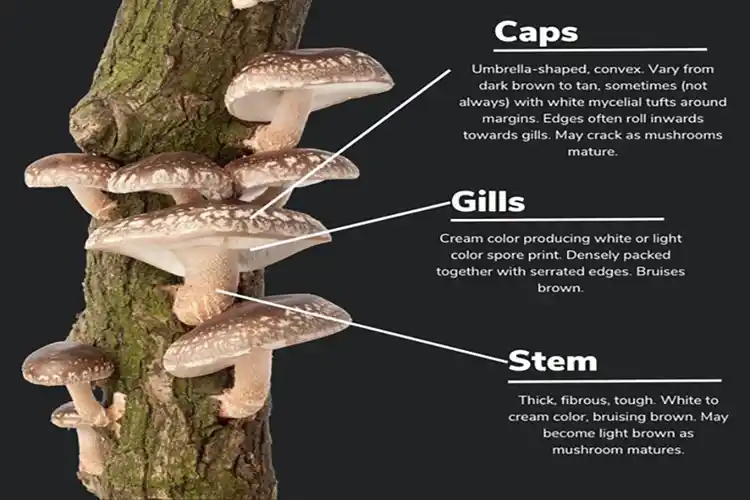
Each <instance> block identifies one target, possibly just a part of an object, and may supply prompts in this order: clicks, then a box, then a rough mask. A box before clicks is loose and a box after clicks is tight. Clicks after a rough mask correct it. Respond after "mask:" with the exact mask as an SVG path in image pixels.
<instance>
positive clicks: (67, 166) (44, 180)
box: [24, 153, 117, 190]
mask: <svg viewBox="0 0 750 500" xmlns="http://www.w3.org/2000/svg"><path fill="white" fill-rule="evenodd" d="M116 171H117V164H116V163H115V162H113V161H112V160H109V159H107V158H103V157H101V156H95V155H90V154H87V153H58V154H53V155H49V156H45V157H44V158H40V159H38V160H36V161H35V162H33V163H32V164H30V165H29V166H28V167H26V171H25V172H24V180H25V182H26V185H27V186H28V187H33V188H52V187H85V188H95V189H102V190H106V189H107V185H108V182H109V179H110V177H111V176H112V174H114V173H115V172H116Z"/></svg>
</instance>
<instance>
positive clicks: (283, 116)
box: [224, 48, 394, 152]
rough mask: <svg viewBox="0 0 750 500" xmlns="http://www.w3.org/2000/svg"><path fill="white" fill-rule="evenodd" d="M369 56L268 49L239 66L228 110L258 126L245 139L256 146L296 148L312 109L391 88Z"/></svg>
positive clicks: (340, 50)
mask: <svg viewBox="0 0 750 500" xmlns="http://www.w3.org/2000/svg"><path fill="white" fill-rule="evenodd" d="M393 85H394V84H393V79H392V78H391V76H390V75H389V74H388V72H387V71H386V70H385V68H383V66H382V65H381V64H380V63H379V62H378V61H376V60H375V59H373V58H372V57H371V56H369V55H367V54H365V53H363V52H359V51H357V50H352V49H344V48H331V49H296V50H287V51H280V52H267V53H264V54H261V55H259V56H258V57H256V58H254V59H253V60H251V61H250V63H249V64H248V65H247V66H245V67H244V68H242V70H241V71H240V73H239V74H237V75H236V76H235V77H234V79H233V80H232V81H231V83H230V84H229V86H228V87H227V90H226V94H225V96H224V103H225V105H226V107H227V110H228V111H229V113H230V114H231V115H232V116H234V117H236V118H238V119H240V120H244V121H247V122H270V123H269V124H268V125H264V126H261V127H258V129H257V130H256V131H255V134H254V135H253V137H252V138H251V139H248V140H246V141H245V145H246V146H248V147H250V148H251V149H252V150H254V151H255V152H263V151H275V150H280V149H288V148H294V147H296V146H297V144H299V141H300V139H301V137H302V132H303V131H304V128H305V124H306V123H307V118H308V116H309V115H310V113H311V112H313V111H317V110H319V109H323V108H327V107H330V106H333V105H335V104H339V103H342V102H344V101H348V100H350V99H357V98H360V97H365V96H368V95H372V94H380V93H382V92H386V91H388V90H390V89H391V88H393Z"/></svg>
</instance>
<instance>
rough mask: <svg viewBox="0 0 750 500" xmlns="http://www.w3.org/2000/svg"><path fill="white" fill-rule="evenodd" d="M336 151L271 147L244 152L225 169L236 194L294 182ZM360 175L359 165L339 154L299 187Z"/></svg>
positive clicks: (313, 169) (354, 177) (353, 177)
mask: <svg viewBox="0 0 750 500" xmlns="http://www.w3.org/2000/svg"><path fill="white" fill-rule="evenodd" d="M333 155H334V153H329V152H328V151H323V150H320V149H311V148H299V149H287V150H283V151H268V152H265V153H256V154H252V155H248V156H243V157H241V158H238V159H236V160H234V161H232V162H230V163H228V164H227V165H226V166H225V167H224V169H225V170H226V171H227V173H228V174H229V175H230V176H231V177H232V179H233V180H234V185H235V194H239V195H242V194H243V192H245V191H247V190H251V189H255V188H265V187H271V186H285V185H292V184H294V183H295V182H297V181H299V180H300V179H302V178H304V177H305V176H306V175H308V174H309V173H310V172H312V171H315V169H316V168H317V167H318V166H320V164H322V163H323V162H324V161H326V160H328V159H329V158H331V157H332V156H333ZM358 177H359V169H358V168H357V166H356V165H355V164H354V163H352V162H351V160H349V159H348V158H345V157H344V156H341V155H338V156H335V157H334V158H333V160H331V161H329V162H328V163H326V164H325V166H323V168H321V169H319V170H317V171H315V173H314V174H312V175H311V176H310V177H308V178H307V179H305V180H304V182H302V183H301V184H299V186H298V187H303V186H310V185H312V184H317V183H319V182H323V181H329V180H349V179H356V178H358Z"/></svg>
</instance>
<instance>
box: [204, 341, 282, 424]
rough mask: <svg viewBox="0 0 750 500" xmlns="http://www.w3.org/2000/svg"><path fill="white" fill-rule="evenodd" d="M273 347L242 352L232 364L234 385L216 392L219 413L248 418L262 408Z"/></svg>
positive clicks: (266, 393)
mask: <svg viewBox="0 0 750 500" xmlns="http://www.w3.org/2000/svg"><path fill="white" fill-rule="evenodd" d="M272 358H273V351H271V350H266V349H258V350H255V351H251V352H250V353H248V354H246V355H244V356H242V357H241V358H239V359H238V360H237V362H236V363H235V365H234V385H233V386H232V388H231V389H226V390H225V391H224V392H223V393H222V394H221V395H219V396H211V397H212V398H214V399H217V400H219V401H220V402H221V409H220V411H219V415H220V416H222V417H224V418H249V417H252V416H253V415H255V414H256V413H258V412H259V411H260V409H261V408H263V405H265V404H266V399H267V398H268V393H269V392H270V391H271V362H272Z"/></svg>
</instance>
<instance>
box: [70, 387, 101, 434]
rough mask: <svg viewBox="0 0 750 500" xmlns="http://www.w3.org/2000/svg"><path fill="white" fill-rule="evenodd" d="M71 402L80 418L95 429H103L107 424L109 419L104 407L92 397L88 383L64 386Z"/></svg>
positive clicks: (92, 393)
mask: <svg viewBox="0 0 750 500" xmlns="http://www.w3.org/2000/svg"><path fill="white" fill-rule="evenodd" d="M65 387H66V389H68V392H69V393H70V398H71V399H72V400H73V405H74V406H75V407H76V411H77V412H78V414H79V415H80V416H81V418H82V419H83V420H84V421H85V422H86V423H88V424H90V425H93V426H95V427H104V426H106V425H108V424H109V418H108V417H107V412H106V411H105V410H104V407H103V406H102V405H101V404H99V401H97V400H96V398H95V397H94V392H93V391H92V390H91V384H89V383H88V382H86V383H80V384H68V385H66V386H65Z"/></svg>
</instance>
